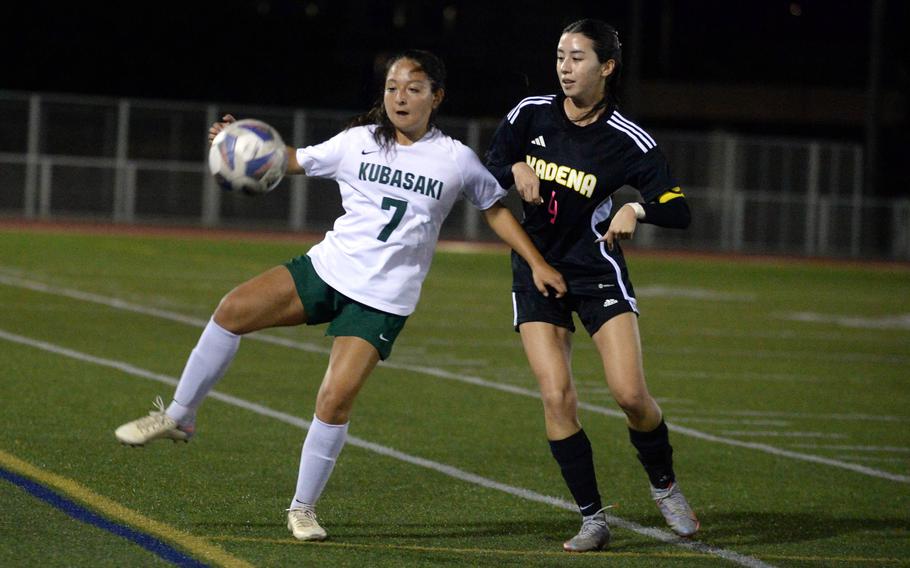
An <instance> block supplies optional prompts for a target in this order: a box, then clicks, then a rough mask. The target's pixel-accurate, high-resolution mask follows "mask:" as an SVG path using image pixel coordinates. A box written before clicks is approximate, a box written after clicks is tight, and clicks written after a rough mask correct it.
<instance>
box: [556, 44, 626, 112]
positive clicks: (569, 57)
mask: <svg viewBox="0 0 910 568" xmlns="http://www.w3.org/2000/svg"><path fill="white" fill-rule="evenodd" d="M615 65H616V62H615V61H613V60H612V59H608V60H607V61H605V62H600V61H598V60H597V54H596V53H595V52H594V42H593V41H591V38H589V37H588V36H586V35H584V34H578V33H571V34H563V36H562V37H560V38H559V44H558V45H557V46H556V74H557V75H558V76H559V84H560V86H561V87H562V92H563V93H565V95H566V96H567V97H570V98H572V99H580V100H581V101H584V102H586V103H595V102H597V101H598V100H600V99H601V98H603V96H604V78H606V77H607V76H609V75H610V73H612V72H613V69H614V67H615Z"/></svg>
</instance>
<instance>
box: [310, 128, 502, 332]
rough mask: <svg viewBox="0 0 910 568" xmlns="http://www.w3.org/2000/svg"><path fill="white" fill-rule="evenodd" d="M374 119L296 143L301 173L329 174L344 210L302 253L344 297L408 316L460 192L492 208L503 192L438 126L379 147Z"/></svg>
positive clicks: (471, 155) (482, 206)
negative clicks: (301, 144)
mask: <svg viewBox="0 0 910 568" xmlns="http://www.w3.org/2000/svg"><path fill="white" fill-rule="evenodd" d="M374 129H375V127H374V126H359V127H356V128H350V129H348V130H345V131H343V132H341V133H340V134H338V135H336V136H335V137H333V138H331V139H329V140H327V141H325V142H323V143H322V144H317V145H315V146H308V147H306V148H299V149H298V150H297V162H298V163H299V164H300V165H301V166H302V167H303V169H304V171H306V174H307V175H309V176H314V177H322V178H329V179H333V180H335V181H337V182H338V186H339V188H340V189H341V204H342V206H343V207H344V211H345V212H344V215H342V216H341V217H339V218H338V219H337V220H336V221H335V226H334V228H333V229H332V230H331V231H329V232H328V233H326V235H325V239H324V240H323V241H322V242H320V243H319V244H317V245H315V246H314V247H313V248H311V249H310V250H309V252H307V255H308V256H309V257H310V259H311V260H312V262H313V268H315V270H316V273H317V274H319V276H320V277H321V278H322V279H323V280H325V282H326V283H327V284H328V285H329V286H331V287H332V288H334V289H336V290H338V291H339V292H341V293H342V294H344V295H345V296H347V297H349V298H352V299H354V300H356V301H358V302H360V303H362V304H366V305H367V306H370V307H372V308H376V309H377V310H382V311H384V312H389V313H392V314H396V315H401V316H406V315H410V314H411V313H412V312H413V311H414V308H415V307H416V306H417V300H418V298H419V297H420V288H421V286H422V285H423V281H424V279H425V278H426V276H427V271H429V269H430V262H431V261H432V259H433V252H434V251H435V249H436V241H437V239H438V238H439V230H440V228H441V227H442V222H443V221H444V220H445V218H446V216H448V214H449V212H450V211H451V210H452V206H453V205H454V204H455V202H456V201H457V200H458V199H460V198H461V197H462V196H464V197H466V198H467V199H468V201H470V202H471V203H472V204H473V205H474V206H475V207H477V208H478V209H482V210H483V209H489V208H490V207H492V206H493V205H494V204H495V203H496V202H497V201H499V200H500V199H502V198H503V197H505V195H506V191H505V190H504V189H503V188H502V187H500V185H499V183H498V182H497V181H496V179H495V178H494V177H493V176H492V174H490V172H489V171H487V169H486V168H485V167H484V166H483V164H481V162H480V160H479V159H478V158H477V155H476V154H474V152H473V151H472V150H471V149H470V148H468V147H467V146H465V145H464V144H462V143H461V142H459V141H457V140H455V139H453V138H450V137H449V136H446V135H445V134H443V133H442V132H440V131H439V130H438V129H433V130H432V131H430V132H428V133H427V134H426V135H425V136H424V137H423V138H421V139H420V140H418V141H417V142H415V143H414V144H412V145H410V146H402V145H401V144H396V145H395V146H394V148H393V149H392V151H391V152H385V151H382V150H380V149H379V147H378V145H377V144H376V140H375V139H374V138H373V131H374Z"/></svg>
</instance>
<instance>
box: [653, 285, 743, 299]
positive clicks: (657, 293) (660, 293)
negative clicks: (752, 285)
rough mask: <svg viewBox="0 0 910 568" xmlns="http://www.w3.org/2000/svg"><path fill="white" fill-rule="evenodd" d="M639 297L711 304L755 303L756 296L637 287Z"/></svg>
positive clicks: (674, 287) (659, 286)
mask: <svg viewBox="0 0 910 568" xmlns="http://www.w3.org/2000/svg"><path fill="white" fill-rule="evenodd" d="M635 292H636V295H637V296H643V297H646V298H647V297H650V298H686V299H688V300H708V301H711V302H716V301H727V302H754V301H755V300H756V299H757V298H756V296H755V294H735V293H731V292H718V291H717V290H707V289H705V288H677V287H676V286H662V285H659V284H657V285H652V286H636V287H635Z"/></svg>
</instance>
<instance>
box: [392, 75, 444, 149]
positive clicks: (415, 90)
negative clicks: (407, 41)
mask: <svg viewBox="0 0 910 568" xmlns="http://www.w3.org/2000/svg"><path fill="white" fill-rule="evenodd" d="M442 96H443V93H442V89H439V90H437V91H436V92H435V93H434V92H433V88H432V85H431V83H430V79H429V78H428V77H427V75H426V73H424V72H423V71H421V70H420V68H419V67H418V65H417V63H416V62H415V61H413V60H411V59H399V60H398V61H396V62H395V63H394V64H393V65H392V67H391V68H390V69H389V73H388V75H386V81H385V95H384V96H383V103H384V105H385V112H386V114H387V115H388V116H389V120H391V121H392V124H393V125H395V128H396V129H397V130H398V133H399V136H398V139H399V142H404V143H407V141H408V140H409V141H411V142H413V141H415V140H417V139H419V138H420V137H421V136H423V135H424V134H426V131H427V129H428V128H429V122H430V114H431V113H432V112H433V109H435V108H436V107H438V106H439V103H441V102H442ZM402 135H404V136H405V138H406V139H407V140H402V139H401V136H402Z"/></svg>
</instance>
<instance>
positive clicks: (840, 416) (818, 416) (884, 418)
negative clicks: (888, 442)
mask: <svg viewBox="0 0 910 568" xmlns="http://www.w3.org/2000/svg"><path fill="white" fill-rule="evenodd" d="M688 412H695V411H694V410H693V411H690V410H689V409H676V410H674V413H676V414H686V413H688ZM699 415H711V416H756V417H762V416H767V417H775V418H805V419H810V420H864V421H870V422H906V421H907V417H905V416H889V415H887V414H881V415H879V414H861V413H851V412H846V413H833V414H823V413H814V412H780V411H774V410H707V411H704V410H703V411H699Z"/></svg>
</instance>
